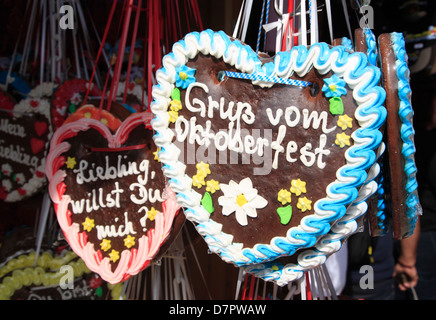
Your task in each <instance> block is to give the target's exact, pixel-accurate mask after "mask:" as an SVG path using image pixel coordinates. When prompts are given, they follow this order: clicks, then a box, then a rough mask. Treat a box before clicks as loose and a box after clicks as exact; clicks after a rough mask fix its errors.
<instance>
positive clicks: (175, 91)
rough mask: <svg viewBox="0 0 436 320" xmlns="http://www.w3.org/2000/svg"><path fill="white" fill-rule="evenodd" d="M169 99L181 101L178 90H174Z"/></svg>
mask: <svg viewBox="0 0 436 320" xmlns="http://www.w3.org/2000/svg"><path fill="white" fill-rule="evenodd" d="M171 99H172V100H178V101H181V97H180V90H179V89H178V88H174V89H173V92H171Z"/></svg>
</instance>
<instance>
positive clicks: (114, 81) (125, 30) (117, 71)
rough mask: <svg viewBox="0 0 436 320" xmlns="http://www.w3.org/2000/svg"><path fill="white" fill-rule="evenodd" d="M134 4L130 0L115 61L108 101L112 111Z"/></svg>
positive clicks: (108, 107)
mask: <svg viewBox="0 0 436 320" xmlns="http://www.w3.org/2000/svg"><path fill="white" fill-rule="evenodd" d="M132 5H133V0H128V3H127V7H126V12H125V17H124V24H123V28H122V34H121V39H120V42H119V45H118V54H117V60H116V62H115V69H114V77H113V78H112V84H111V88H110V90H109V97H108V103H107V106H106V109H107V110H108V111H110V109H111V104H112V101H114V100H115V96H116V92H117V88H118V84H119V82H120V75H121V66H122V63H123V56H124V51H125V50H126V41H127V34H128V31H129V24H130V17H131V15H132V7H133V6H132Z"/></svg>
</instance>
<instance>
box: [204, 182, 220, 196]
mask: <svg viewBox="0 0 436 320" xmlns="http://www.w3.org/2000/svg"><path fill="white" fill-rule="evenodd" d="M217 190H220V183H219V182H218V181H215V180H213V179H212V180H209V181H207V182H206V191H208V192H210V193H215V192H216V191H217Z"/></svg>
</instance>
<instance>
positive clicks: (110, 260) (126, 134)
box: [46, 113, 184, 283]
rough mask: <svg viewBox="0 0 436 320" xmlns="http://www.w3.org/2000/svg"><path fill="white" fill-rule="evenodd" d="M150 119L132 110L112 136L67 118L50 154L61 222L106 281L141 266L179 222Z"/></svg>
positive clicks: (97, 126)
mask: <svg viewBox="0 0 436 320" xmlns="http://www.w3.org/2000/svg"><path fill="white" fill-rule="evenodd" d="M150 120H151V114H148V113H135V114H133V115H131V116H130V117H128V118H127V119H126V120H125V121H124V122H123V123H122V124H121V126H120V127H119V129H118V130H117V131H116V133H115V135H113V134H112V133H111V132H110V130H109V129H108V127H107V126H105V125H104V124H102V123H101V122H100V121H97V120H95V119H87V118H80V119H78V120H77V121H74V122H71V123H65V124H64V125H62V126H61V127H60V128H59V129H58V130H57V131H56V132H55V134H54V136H53V139H52V141H51V148H50V150H51V151H50V153H49V155H48V156H47V166H46V174H47V178H48V180H49V193H50V197H51V199H52V200H53V202H54V207H55V210H56V214H57V218H58V221H59V225H60V226H61V228H62V230H63V232H64V234H65V237H66V239H67V240H68V242H69V244H70V246H71V247H72V249H73V250H74V251H75V252H76V253H77V254H78V255H79V256H80V257H81V258H82V259H83V260H84V261H85V263H86V264H87V266H88V268H89V269H91V270H92V271H94V272H96V273H98V274H99V275H100V276H101V277H102V278H103V279H104V280H106V281H108V282H110V283H119V282H121V281H124V280H126V279H128V278H129V277H130V276H132V275H135V274H137V273H138V272H140V271H142V270H143V269H145V268H146V267H147V266H148V265H149V264H150V262H151V261H152V260H153V259H154V258H155V257H156V256H157V255H159V254H160V253H162V252H164V250H165V248H166V247H167V246H168V245H169V244H170V243H171V242H172V240H173V239H174V237H173V236H172V234H174V233H170V232H178V230H180V227H181V225H182V223H183V222H184V215H183V214H179V208H180V206H179V205H178V204H177V202H176V201H175V194H174V193H173V192H172V191H171V189H169V188H167V187H166V183H165V179H164V177H163V175H161V172H160V171H159V170H158V169H160V166H161V164H160V163H159V162H158V161H155V160H154V159H155V154H154V153H156V151H157V148H156V146H155V145H154V143H153V140H152V135H153V132H152V130H151V128H150V126H149V121H150ZM173 228H174V229H173Z"/></svg>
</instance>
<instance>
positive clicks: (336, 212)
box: [150, 30, 386, 266]
mask: <svg viewBox="0 0 436 320" xmlns="http://www.w3.org/2000/svg"><path fill="white" fill-rule="evenodd" d="M172 49H173V50H172V52H171V53H169V54H167V55H166V56H165V57H164V58H163V60H162V65H163V67H162V68H161V69H160V70H158V71H157V72H156V80H157V85H155V86H154V87H153V90H152V95H153V102H152V103H151V105H150V108H151V111H152V112H153V113H154V115H155V118H154V119H153V120H152V121H151V125H152V127H153V129H154V130H155V131H156V134H155V136H154V141H155V143H156V145H157V146H158V147H159V148H160V149H161V151H160V152H159V153H158V156H159V159H160V160H161V162H162V163H163V172H164V175H165V176H166V177H168V178H169V185H170V187H171V188H172V190H173V191H174V192H176V194H177V196H176V198H177V201H178V202H179V204H180V205H181V206H183V207H185V215H186V217H187V219H188V220H190V221H192V222H195V224H196V228H197V231H198V232H199V233H200V234H201V235H202V236H203V237H204V239H205V241H206V242H207V244H208V246H209V249H210V251H212V252H214V253H217V254H219V255H220V256H221V258H222V259H223V260H224V261H226V262H231V263H234V264H236V265H238V266H243V265H250V264H256V263H261V262H265V261H269V260H273V259H275V258H278V257H280V256H286V255H293V254H294V253H295V252H296V251H297V250H300V249H305V248H311V247H313V246H315V245H316V248H317V250H319V252H323V254H324V252H330V253H331V252H332V251H334V250H338V249H339V248H340V246H341V243H340V241H337V239H342V238H343V237H344V236H345V235H347V234H349V233H350V232H351V231H352V230H355V228H357V226H356V225H357V224H356V225H354V224H355V221H354V220H353V219H354V217H355V216H360V215H361V214H363V213H364V212H365V210H366V208H365V206H366V203H365V202H364V201H362V200H360V199H366V198H367V195H366V193H369V191H366V192H364V193H365V195H362V194H361V192H363V191H359V190H364V189H368V188H366V187H365V186H367V185H370V186H371V187H370V188H369V189H371V190H372V191H371V192H370V193H371V194H372V193H373V192H374V190H375V189H374V185H373V183H372V182H373V181H372V180H373V178H374V177H372V178H371V179H370V180H368V177H369V176H368V173H367V171H368V170H369V169H370V168H372V167H378V165H374V163H375V160H376V159H377V154H376V153H377V149H378V147H379V146H380V144H381V142H382V133H381V132H380V130H379V129H380V127H381V126H382V125H383V124H384V122H385V119H386V109H385V107H384V106H383V104H384V101H385V97H386V93H385V91H384V89H383V88H382V87H380V86H379V80H380V75H381V73H380V70H379V69H378V68H375V67H373V66H370V65H368V61H367V58H366V55H365V54H363V53H358V52H356V53H350V52H348V50H346V48H345V47H343V46H337V47H333V48H331V47H330V46H328V45H327V44H325V43H317V44H315V45H312V46H311V47H310V48H309V49H308V48H307V47H304V46H296V47H294V48H292V50H291V51H289V52H280V53H278V54H277V55H276V57H275V59H274V62H269V63H267V64H264V65H262V63H261V61H260V60H259V58H258V56H257V55H256V53H255V52H254V51H253V50H252V49H251V48H250V47H249V46H247V45H244V44H242V43H241V42H240V41H238V40H235V41H232V40H231V39H230V38H229V37H228V36H227V35H226V34H225V33H223V32H214V31H211V30H206V31H202V32H200V33H198V32H193V33H189V34H188V35H186V36H185V38H184V39H183V40H181V41H179V42H177V43H175V44H174V45H173V48H172ZM199 53H202V54H204V55H211V56H214V57H215V58H217V59H222V60H223V61H224V62H225V63H227V64H229V65H231V66H234V67H235V68H236V69H238V71H239V72H244V73H254V74H258V75H264V76H271V77H281V78H289V77H291V76H292V75H293V74H297V75H298V76H304V75H306V74H307V73H308V72H309V71H310V70H311V69H312V68H316V69H317V71H318V72H319V73H320V74H327V73H328V72H330V71H331V72H333V73H335V74H336V75H338V76H340V77H342V78H343V79H344V80H345V82H346V83H347V85H348V86H349V87H350V88H351V89H352V90H353V98H354V100H355V102H356V104H357V105H358V107H357V108H356V112H355V118H356V120H357V121H358V122H359V125H360V127H359V128H358V129H356V130H355V132H354V133H353V134H352V138H353V141H354V145H353V146H351V147H350V148H349V149H348V150H347V151H346V153H345V157H346V161H347V163H346V164H345V165H344V166H342V167H341V168H339V170H338V171H337V175H336V176H337V178H336V180H335V181H333V182H332V183H331V184H330V185H329V186H328V187H327V188H326V194H327V196H326V197H325V198H322V199H320V200H318V201H317V202H316V203H315V204H314V212H315V213H314V214H312V215H309V216H306V217H304V218H303V219H302V221H301V224H300V225H299V226H297V227H293V228H290V229H289V230H288V232H287V234H286V236H285V237H275V238H273V239H272V240H271V242H270V243H269V244H258V245H255V246H254V247H253V248H244V247H243V245H242V244H241V243H234V242H233V236H232V235H230V234H226V233H224V232H222V225H220V224H218V223H216V222H215V221H213V220H212V219H210V215H209V213H208V212H207V211H206V210H205V209H204V208H203V206H202V205H201V198H202V196H201V194H199V193H198V192H196V191H195V190H193V189H192V179H191V178H190V177H189V176H187V175H186V173H185V170H186V165H185V164H183V163H181V162H180V161H179V160H178V159H179V155H180V150H179V149H178V148H177V147H176V146H175V144H173V143H172V141H173V138H174V132H173V131H172V130H171V129H170V128H169V115H168V108H169V104H170V100H171V92H172V90H173V89H174V88H175V78H176V68H179V67H181V66H183V65H186V63H187V62H188V61H189V60H190V59H193V58H195V57H196V56H197V55H198V54H199ZM253 85H258V86H261V87H264V88H268V87H271V86H273V84H272V83H267V82H261V81H253ZM352 204H353V205H352ZM354 204H355V205H354ZM356 208H359V210H356ZM356 211H359V214H355V212H356ZM352 221H354V224H353V223H351V222H352ZM330 230H332V231H333V234H332V235H327V234H328V233H329V231H330ZM326 235H327V237H326V238H323V241H319V240H320V238H321V237H323V236H326ZM319 259H321V260H322V259H325V255H324V258H322V257H321V256H320V258H319Z"/></svg>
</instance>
